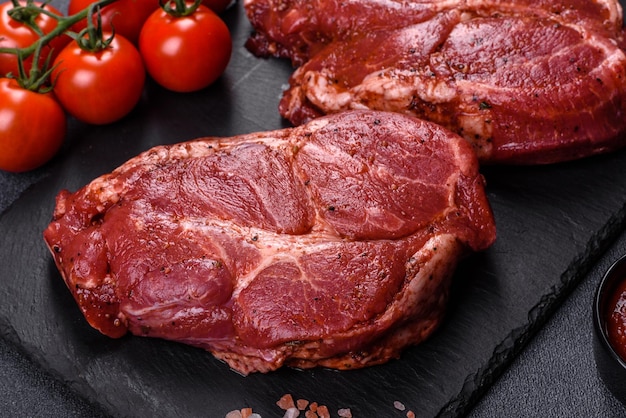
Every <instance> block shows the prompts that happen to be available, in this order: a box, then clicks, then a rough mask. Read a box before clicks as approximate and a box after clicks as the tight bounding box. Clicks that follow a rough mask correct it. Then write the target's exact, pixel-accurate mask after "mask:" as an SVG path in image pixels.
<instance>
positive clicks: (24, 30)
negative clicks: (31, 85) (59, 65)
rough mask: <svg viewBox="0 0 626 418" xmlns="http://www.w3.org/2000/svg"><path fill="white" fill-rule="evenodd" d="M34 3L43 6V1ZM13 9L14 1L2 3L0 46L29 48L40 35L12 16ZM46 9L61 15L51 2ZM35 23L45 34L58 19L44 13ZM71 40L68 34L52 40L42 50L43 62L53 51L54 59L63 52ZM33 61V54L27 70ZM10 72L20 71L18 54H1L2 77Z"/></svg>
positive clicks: (22, 3) (26, 63)
mask: <svg viewBox="0 0 626 418" xmlns="http://www.w3.org/2000/svg"><path fill="white" fill-rule="evenodd" d="M20 4H21V5H26V2H25V1H20ZM34 4H35V5H36V6H39V7H41V6H42V4H43V3H41V2H34ZM11 9H13V3H12V2H10V1H7V2H6V3H2V4H0V48H27V47H29V46H30V45H32V44H33V43H34V42H35V41H37V39H39V35H37V33H36V32H35V31H34V30H32V29H31V28H29V27H28V26H26V25H25V24H23V23H21V22H18V21H16V20H14V19H13V18H11V16H9V13H8V12H9V10H11ZM45 9H46V10H48V11H50V12H52V13H54V14H56V15H59V16H60V15H61V12H59V11H58V10H57V9H55V8H54V7H52V6H50V5H49V4H47V5H46V6H45ZM35 23H36V24H37V26H39V27H40V28H41V31H42V32H43V33H44V34H48V33H50V32H51V31H53V30H54V29H55V28H56V26H57V21H56V20H54V19H53V18H52V17H50V16H48V15H45V14H43V13H41V14H39V16H37V17H36V18H35ZM69 41H70V38H69V37H68V36H66V35H61V36H58V37H56V38H55V39H54V40H52V42H50V43H49V44H48V45H46V46H45V47H44V48H42V50H41V60H42V62H43V61H45V59H46V58H47V56H48V54H50V53H51V52H52V59H53V60H54V57H55V56H56V55H58V54H59V52H61V50H62V49H63V47H64V46H65V45H67V44H68V43H69ZM32 62H33V60H32V56H31V57H29V58H28V59H27V60H25V61H24V68H25V70H26V71H27V72H28V71H29V70H30V68H31V66H32ZM8 73H13V74H15V75H16V74H17V73H18V67H17V56H16V55H14V54H0V77H1V76H4V75H6V74H8Z"/></svg>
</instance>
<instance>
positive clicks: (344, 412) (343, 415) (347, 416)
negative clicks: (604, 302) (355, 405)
mask: <svg viewBox="0 0 626 418" xmlns="http://www.w3.org/2000/svg"><path fill="white" fill-rule="evenodd" d="M337 415H339V417H340V418H352V411H351V410H350V408H342V409H340V410H338V411H337Z"/></svg>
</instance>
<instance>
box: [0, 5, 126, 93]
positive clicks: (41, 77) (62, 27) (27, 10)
mask: <svg viewBox="0 0 626 418" xmlns="http://www.w3.org/2000/svg"><path fill="white" fill-rule="evenodd" d="M116 1H117V0H99V1H96V2H94V3H92V4H91V5H89V6H88V7H86V8H85V9H83V10H81V11H80V12H78V13H76V14H73V15H71V16H59V15H57V14H55V13H53V12H51V11H49V10H45V9H44V8H42V7H38V6H37V5H35V4H34V3H33V0H28V1H27V2H26V5H25V6H21V5H20V4H19V1H18V0H12V3H13V5H14V8H13V9H11V10H9V11H8V13H9V16H10V17H11V18H14V19H15V20H17V21H19V22H22V23H24V24H26V25H27V26H29V27H31V28H33V30H35V32H36V33H37V34H38V35H40V37H39V39H37V41H35V42H33V43H32V44H31V45H30V46H28V47H26V48H0V54H5V53H9V54H14V55H17V59H18V68H19V75H18V77H17V81H18V82H19V84H20V85H21V86H22V87H23V88H25V89H28V90H33V91H42V88H43V86H44V84H45V82H46V80H47V78H48V77H49V75H50V73H51V71H52V69H51V68H50V57H47V59H46V63H45V65H44V67H43V71H42V69H41V68H40V66H39V59H40V54H41V49H42V48H43V46H45V45H47V44H49V43H50V42H51V41H52V40H53V39H54V38H56V37H57V36H62V35H63V34H68V35H70V34H72V32H71V31H70V28H71V27H72V26H73V25H74V24H76V23H78V22H80V21H81V20H83V19H85V18H88V22H87V29H85V30H84V31H83V32H81V34H79V35H70V36H72V37H73V38H75V39H76V37H80V36H82V35H84V32H87V33H88V34H89V38H90V39H93V42H92V43H88V45H89V46H91V47H92V48H91V50H95V49H96V48H97V47H100V48H102V47H106V46H108V45H109V44H110V42H111V39H112V38H111V39H109V40H107V41H104V42H100V43H97V42H96V40H95V39H96V37H98V36H99V39H102V36H101V35H102V31H101V28H99V26H100V22H99V17H98V25H97V26H98V28H95V29H94V27H93V22H92V15H93V11H94V10H98V8H101V7H104V6H106V5H109V4H111V3H114V2H116ZM40 13H43V14H45V15H47V16H49V17H51V18H53V19H55V20H56V21H57V26H56V27H55V28H54V29H53V30H52V31H50V32H49V33H48V34H45V35H44V34H42V33H41V29H40V28H39V27H38V26H37V25H36V24H35V19H36V17H37V16H38V15H39V14H40ZM98 16H99V14H98ZM79 44H80V45H81V47H83V42H80V41H79ZM33 54H34V57H33V65H32V68H30V71H29V74H28V76H27V75H26V70H25V69H24V65H23V62H24V60H25V59H26V58H28V57H30V56H31V55H33Z"/></svg>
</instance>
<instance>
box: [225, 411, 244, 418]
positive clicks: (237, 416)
mask: <svg viewBox="0 0 626 418" xmlns="http://www.w3.org/2000/svg"><path fill="white" fill-rule="evenodd" d="M224 418H242V416H241V411H240V410H238V409H236V410H234V411H230V412H229V413H227V414H226V416H225V417H224Z"/></svg>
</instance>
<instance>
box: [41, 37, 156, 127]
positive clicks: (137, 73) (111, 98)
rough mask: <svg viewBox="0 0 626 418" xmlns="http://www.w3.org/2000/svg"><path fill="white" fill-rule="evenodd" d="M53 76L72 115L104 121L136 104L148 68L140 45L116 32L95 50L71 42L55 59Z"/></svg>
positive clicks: (88, 120) (116, 117)
mask: <svg viewBox="0 0 626 418" xmlns="http://www.w3.org/2000/svg"><path fill="white" fill-rule="evenodd" d="M105 36H109V37H110V36H111V35H110V34H108V35H105ZM51 79H52V80H53V83H54V92H55V94H56V96H57V98H58V100H59V102H60V103H61V105H62V106H63V108H64V109H65V110H66V111H67V112H68V113H69V114H70V115H72V116H73V117H75V118H76V119H78V120H81V121H83V122H86V123H89V124H93V125H104V124H108V123H112V122H115V121H117V120H119V119H121V118H123V117H124V116H126V115H127V114H128V113H130V111H131V110H133V108H134V107H135V106H136V105H137V103H138V102H139V100H140V99H141V95H142V92H143V87H144V84H145V79H146V71H145V68H144V65H143V62H142V59H141V55H139V52H138V51H137V48H135V46H134V45H133V44H132V43H131V42H130V41H129V40H127V39H126V38H124V37H123V36H119V35H115V37H113V38H112V40H111V42H110V44H108V46H106V47H104V48H103V49H100V50H96V51H89V50H84V49H82V48H81V46H80V45H79V44H78V43H77V42H72V43H70V44H69V45H68V46H66V47H65V48H64V49H63V51H61V53H60V54H59V56H58V57H57V58H56V60H55V61H54V64H53V70H52V74H51Z"/></svg>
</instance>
